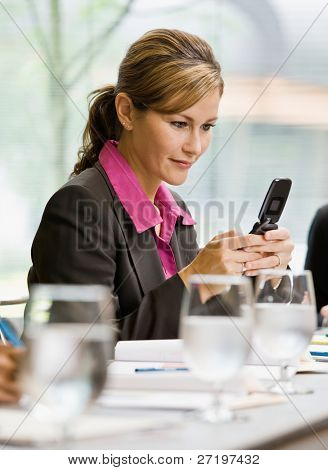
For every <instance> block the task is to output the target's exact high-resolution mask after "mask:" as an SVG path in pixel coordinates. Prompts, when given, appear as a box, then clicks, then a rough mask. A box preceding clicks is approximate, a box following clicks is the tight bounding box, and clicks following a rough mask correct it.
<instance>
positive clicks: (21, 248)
mask: <svg viewBox="0 0 328 470" xmlns="http://www.w3.org/2000/svg"><path fill="white" fill-rule="evenodd" d="M325 4H326V2H325V1H322V0H312V1H311V2H309V1H308V0H288V2H286V1H284V0H225V1H223V0H201V1H200V0H198V1H194V0H156V1H152V0H93V1H91V0H90V1H89V0H79V1H77V0H70V1H69V2H65V1H64V0H42V1H41V0H10V1H9V0H7V1H6V0H5V1H2V2H1V4H0V36H1V42H0V48H1V55H0V56H1V75H0V90H1V93H0V135H1V154H0V158H1V165H0V184H1V198H0V217H1V231H0V289H1V296H2V297H3V296H7V295H8V296H10V295H11V293H15V294H17V293H19V294H22V293H24V292H26V274H27V271H28V268H29V266H30V264H31V260H30V248H31V243H32V240H33V237H34V234H35V232H36V230H37V227H38V225H39V222H40V218H41V215H42V212H43V209H44V206H45V204H46V202H47V200H48V199H49V197H50V196H51V195H52V193H53V192H54V191H55V190H56V189H57V188H58V187H60V186H61V185H62V184H64V183H65V182H66V180H67V178H68V176H69V173H70V172H71V171H72V168H73V164H74V162H75V161H76V155H77V150H78V147H79V146H80V144H81V137H82V132H83V128H84V125H85V120H86V116H87V95H88V93H90V92H91V91H92V90H94V89H96V88H97V87H98V86H100V85H103V84H105V83H115V81H116V76H117V71H118V66H119V63H120V61H121V59H122V58H123V55H124V54H125V52H126V50H127V48H128V46H129V45H130V44H131V43H132V42H133V41H134V40H136V39H137V38H138V37H139V36H141V35H142V34H143V33H144V32H145V31H147V30H149V29H153V28H159V27H165V28H177V29H182V30H185V31H188V32H192V33H195V34H198V35H200V36H202V37H203V38H205V39H206V40H207V41H208V42H209V43H210V44H211V45H212V47H213V49H214V51H215V54H216V56H217V58H218V60H219V61H220V63H221V66H222V71H223V77H224V80H225V92H224V96H223V99H222V103H221V108H220V118H219V121H218V124H217V126H216V128H215V130H214V137H213V142H212V145H211V147H210V148H209V150H208V151H207V153H206V154H205V155H203V156H202V158H201V159H200V160H199V162H198V163H197V165H196V166H195V167H193V169H192V170H191V172H190V174H189V178H188V181H187V182H186V183H185V184H184V185H182V186H181V187H179V188H174V189H175V190H177V191H178V192H179V193H180V194H181V195H182V196H183V197H184V198H185V200H186V201H187V202H188V203H189V205H190V209H191V211H192V212H193V215H194V217H195V218H196V219H197V222H198V224H197V230H198V239H199V244H200V245H203V244H205V243H206V242H207V240H208V239H209V238H211V237H213V236H214V235H215V234H216V233H217V232H219V231H223V230H226V229H228V228H229V227H232V226H234V225H236V224H237V225H239V226H241V228H242V229H243V230H244V231H246V232H248V231H249V230H250V228H251V227H252V225H253V223H254V222H255V221H256V219H257V214H258V211H259V209H260V205H261V203H262V200H263V198H264V195H265V193H266V191H267V188H268V185H269V183H270V182H271V180H272V179H273V178H276V177H290V178H291V179H292V180H293V188H292V192H291V195H290V199H289V201H288V203H287V206H286V209H285V212H284V215H283V218H282V221H281V224H282V225H284V226H287V227H288V228H289V229H290V230H291V232H292V235H293V238H294V240H295V242H296V245H297V246H296V250H295V257H294V261H293V265H292V266H293V267H302V266H303V261H304V255H305V250H306V237H307V232H308V228H309V224H310V222H311V219H312V217H313V215H314V213H315V211H316V209H317V208H318V207H319V206H320V205H322V204H324V203H327V202H328V184H327V174H328V155H327V149H328V54H327V50H328V28H327V21H328V9H327V11H326V10H324V11H323V8H324V6H325ZM49 249H54V247H49ZM62 261H63V262H65V260H62Z"/></svg>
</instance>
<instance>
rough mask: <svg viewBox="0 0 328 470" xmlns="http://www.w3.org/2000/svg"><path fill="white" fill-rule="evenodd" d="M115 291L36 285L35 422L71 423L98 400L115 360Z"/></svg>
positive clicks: (24, 377)
mask: <svg viewBox="0 0 328 470" xmlns="http://www.w3.org/2000/svg"><path fill="white" fill-rule="evenodd" d="M113 318H114V308H113V303H112V296H111V292H110V290H109V289H108V288H106V287H104V286H98V285H83V286H82V285H59V284H57V285H45V284H44V285H42V284H40V285H35V286H33V287H32V289H31V295H30V300H29V302H28V305H27V308H26V315H25V330H24V336H23V337H24V342H25V343H26V347H27V355H26V359H25V362H24V364H23V367H22V373H21V382H22V388H23V391H24V392H25V393H26V394H27V395H28V397H29V402H30V403H29V405H30V406H31V409H32V410H33V413H34V415H35V416H36V418H39V419H41V420H43V421H46V422H47V423H51V424H52V425H54V426H57V427H58V426H59V428H60V430H61V438H62V439H64V438H67V437H68V435H69V428H68V424H70V426H71V424H72V420H73V418H76V417H77V416H79V415H80V414H81V413H82V412H83V411H84V410H85V408H86V407H87V405H88V404H89V403H90V402H91V401H92V400H94V399H95V398H97V397H98V395H99V394H100V392H101V390H102V388H103V386H104V384H105V382H106V377H107V362H108V360H109V359H111V358H112V357H113V349H114V337H115V335H114V331H113V327H112V321H113Z"/></svg>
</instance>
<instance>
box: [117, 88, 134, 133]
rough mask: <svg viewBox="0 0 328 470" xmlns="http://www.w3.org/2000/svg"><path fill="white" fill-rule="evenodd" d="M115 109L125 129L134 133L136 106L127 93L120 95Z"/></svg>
mask: <svg viewBox="0 0 328 470" xmlns="http://www.w3.org/2000/svg"><path fill="white" fill-rule="evenodd" d="M115 107H116V113H117V117H118V119H119V121H120V123H121V124H122V127H123V129H126V130H127V131H132V129H133V113H134V106H133V103H132V100H131V98H130V97H129V95H128V94H127V93H123V92H122V93H118V94H117V96H116V98H115Z"/></svg>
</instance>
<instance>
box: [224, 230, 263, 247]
mask: <svg viewBox="0 0 328 470" xmlns="http://www.w3.org/2000/svg"><path fill="white" fill-rule="evenodd" d="M220 243H221V244H222V245H223V246H224V247H226V248H229V249H230V250H240V248H246V247H249V246H256V245H262V244H265V243H268V242H267V241H266V240H264V238H263V235H253V234H247V235H243V236H239V237H231V238H224V239H222V240H220Z"/></svg>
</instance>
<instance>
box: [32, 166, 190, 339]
mask: <svg viewBox="0 0 328 470" xmlns="http://www.w3.org/2000/svg"><path fill="white" fill-rule="evenodd" d="M172 194H173V196H174V198H175V200H176V202H177V204H178V205H179V206H180V207H182V208H183V209H184V210H185V211H187V212H189V211H188V209H187V207H186V204H185V203H184V201H183V200H182V199H181V198H180V196H179V195H178V194H177V193H175V192H172ZM153 230H154V228H151V229H149V230H146V231H145V232H143V233H140V234H138V232H137V231H136V229H135V226H134V224H133V222H132V220H131V219H130V217H129V215H128V214H127V212H126V211H125V209H124V207H123V205H122V204H121V202H120V200H119V199H118V197H117V195H116V193H115V191H114V189H113V187H112V185H111V184H110V182H109V180H108V177H107V175H106V173H105V171H104V170H103V168H102V166H101V165H100V164H99V163H96V164H95V166H94V167H93V168H90V169H87V170H84V171H83V172H82V173H80V174H79V175H78V176H76V177H74V178H73V179H71V180H70V181H68V182H67V183H66V184H65V185H64V186H63V187H62V188H60V189H59V190H58V191H57V192H56V193H55V194H54V195H53V196H52V198H51V199H50V200H49V202H48V204H47V206H46V208H45V210H44V213H43V216H42V220H41V223H40V226H39V228H38V231H37V233H36V236H35V238H34V241H33V245H32V262H33V266H32V267H31V269H30V271H29V274H28V285H29V287H30V286H31V285H32V284H34V283H65V284H104V285H106V286H109V287H110V288H111V289H112V292H113V296H114V297H113V300H114V305H115V310H116V318H117V320H118V325H119V329H120V339H124V340H127V339H167V338H176V337H177V335H178V326H179V313H180V304H181V299H182V294H183V290H184V284H183V282H182V280H181V278H180V276H179V275H178V274H176V275H174V276H172V277H171V278H170V279H168V280H166V279H165V276H164V272H163V267H162V264H161V261H160V258H159V255H158V252H157V247H156V243H155V239H154V236H153ZM170 245H171V248H172V250H173V252H174V256H175V260H176V264H177V269H178V271H179V270H180V269H182V268H183V267H184V266H186V265H187V264H189V263H190V262H191V261H192V260H193V259H194V258H195V256H196V254H197V253H198V251H199V248H198V245H197V241H196V231H195V229H194V227H193V226H192V225H183V224H182V223H181V221H180V218H178V220H177V222H176V225H175V230H174V232H173V235H172V239H171V242H170Z"/></svg>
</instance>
